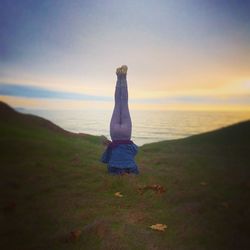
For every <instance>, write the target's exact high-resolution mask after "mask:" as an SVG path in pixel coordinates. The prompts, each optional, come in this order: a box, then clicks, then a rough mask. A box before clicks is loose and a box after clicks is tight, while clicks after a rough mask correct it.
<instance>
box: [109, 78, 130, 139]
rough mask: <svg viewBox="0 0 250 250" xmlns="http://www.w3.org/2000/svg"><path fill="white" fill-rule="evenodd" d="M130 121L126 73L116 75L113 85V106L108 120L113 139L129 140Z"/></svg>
mask: <svg viewBox="0 0 250 250" xmlns="http://www.w3.org/2000/svg"><path fill="white" fill-rule="evenodd" d="M131 133H132V122H131V118H130V113H129V107H128V86H127V79H126V75H125V74H122V75H118V76H117V81H116V87H115V106H114V110H113V114H112V117H111V121H110V136H111V139H112V141H113V140H130V139H131Z"/></svg>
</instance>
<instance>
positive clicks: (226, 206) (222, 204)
mask: <svg viewBox="0 0 250 250" xmlns="http://www.w3.org/2000/svg"><path fill="white" fill-rule="evenodd" d="M220 204H221V206H223V207H225V208H228V207H229V205H228V203H227V202H221V203H220Z"/></svg>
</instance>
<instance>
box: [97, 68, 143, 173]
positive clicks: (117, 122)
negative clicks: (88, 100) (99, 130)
mask: <svg viewBox="0 0 250 250" xmlns="http://www.w3.org/2000/svg"><path fill="white" fill-rule="evenodd" d="M127 70H128V67H127V66H126V65H123V66H122V67H120V68H117V70H116V75H117V81H116V87H115V106H114V110H113V114H112V117H111V121H110V137H111V139H112V142H111V141H109V143H108V145H107V148H106V150H105V151H104V153H103V154H102V157H101V161H102V162H103V163H107V164H108V173H110V174H118V175H119V174H125V173H128V174H129V173H133V174H139V170H138V167H137V165H136V163H135V161H134V157H135V155H136V154H137V152H138V146H137V145H136V144H134V142H133V141H131V134H132V122H131V117H130V113H129V107H128V86H127V79H126V75H127Z"/></svg>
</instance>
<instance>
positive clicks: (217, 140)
mask: <svg viewBox="0 0 250 250" xmlns="http://www.w3.org/2000/svg"><path fill="white" fill-rule="evenodd" d="M249 138H250V121H245V122H242V123H239V124H235V125H232V126H229V127H226V128H222V129H219V130H216V131H212V132H208V133H203V134H200V135H195V136H191V137H188V138H184V139H179V140H172V141H162V142H159V143H152V144H147V145H144V146H142V147H140V148H139V153H138V155H137V158H136V161H137V163H138V166H139V170H140V175H139V176H135V175H124V176H111V175H108V173H107V170H106V166H105V165H104V164H102V163H100V162H99V158H100V156H101V154H102V152H103V150H104V147H103V146H102V145H101V143H100V138H99V137H98V136H92V135H87V134H74V133H70V132H68V131H65V130H63V129H61V128H60V127H58V126H56V125H55V124H53V123H51V122H50V121H47V120H45V119H42V118H39V117H36V116H33V115H24V114H20V113H18V112H16V111H14V110H13V109H12V108H10V107H9V106H8V105H6V104H4V103H0V170H1V175H0V185H1V189H0V197H1V199H0V206H1V214H0V223H1V231H0V248H1V249H174V250H175V249H192V250H193V249H199V250H201V249H249V246H250V243H249V240H248V236H249V235H248V232H249V231H250V213H249V211H250V207H249V205H250V178H249V177H250V153H249V152H250V142H249ZM154 184H158V185H161V186H163V188H164V189H165V192H162V193H160V192H158V193H157V192H155V191H154V190H152V189H145V192H144V193H140V192H139V191H140V190H139V188H142V187H145V186H147V185H154ZM115 192H121V194H123V197H117V196H115V195H114V194H115ZM156 223H162V224H166V225H167V229H166V230H165V231H164V232H160V231H155V230H152V229H151V228H150V227H149V226H151V225H153V224H156Z"/></svg>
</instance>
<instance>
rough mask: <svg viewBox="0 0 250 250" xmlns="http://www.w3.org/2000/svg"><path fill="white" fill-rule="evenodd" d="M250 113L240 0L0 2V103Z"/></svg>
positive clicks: (248, 19)
mask: <svg viewBox="0 0 250 250" xmlns="http://www.w3.org/2000/svg"><path fill="white" fill-rule="evenodd" d="M123 64H126V65H128V75H127V80H128V88H129V106H130V108H131V109H153V110H154V109H158V110H168V109H169V110H171V109H178V110H250V0H245V1H243V0H242V1H241V0H178V1H176V0H168V1H166V0H143V1H142V0H138V1H134V0H123V1H120V0H105V1H104V0H81V1H80V0H74V1H67V0H53V1H52V0H43V1H38V0H23V1H19V0H0V100H2V101H5V102H7V103H8V104H10V105H12V106H15V107H24V108H46V109H62V108H63V109H82V108H88V109H91V108H93V109H112V108H113V106H114V88H115V83H116V75H115V70H116V68H117V67H119V66H121V65H123Z"/></svg>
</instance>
